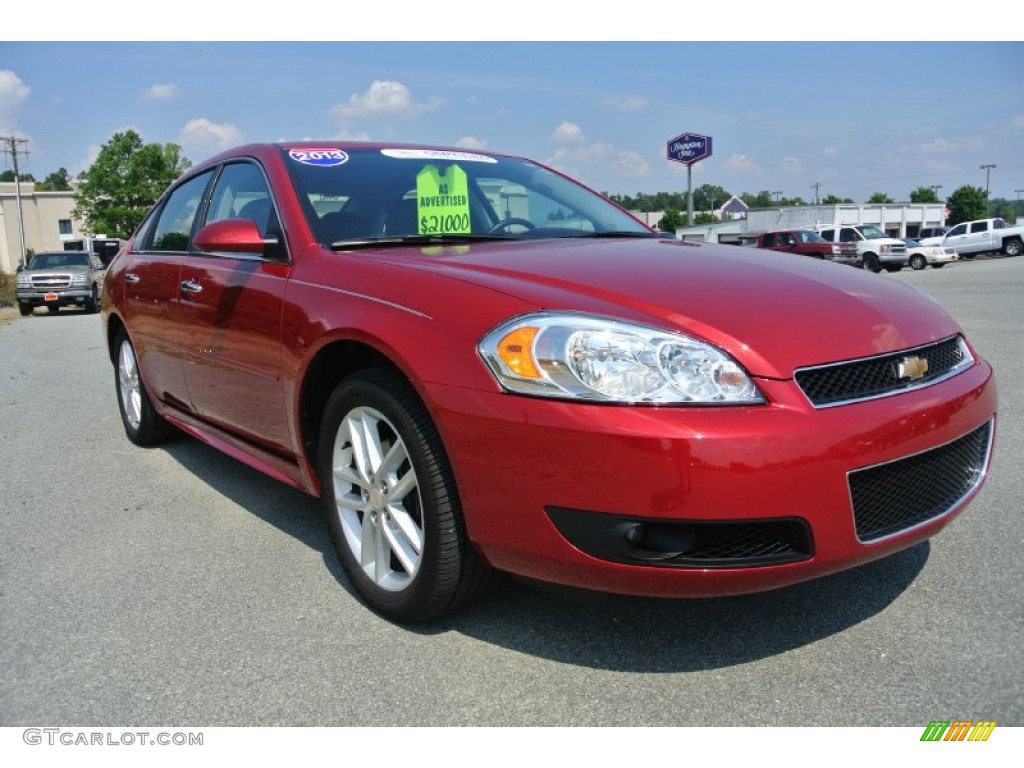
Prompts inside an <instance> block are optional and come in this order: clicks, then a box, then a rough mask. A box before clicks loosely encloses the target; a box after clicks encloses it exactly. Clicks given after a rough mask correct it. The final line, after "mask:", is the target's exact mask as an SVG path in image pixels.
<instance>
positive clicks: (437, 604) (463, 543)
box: [318, 369, 490, 622]
mask: <svg viewBox="0 0 1024 768" xmlns="http://www.w3.org/2000/svg"><path fill="white" fill-rule="evenodd" d="M318 458H319V462H318V466H319V470H320V486H321V487H320V498H321V504H322V506H323V510H324V513H325V515H326V516H327V522H328V527H329V528H330V532H331V539H332V541H333V543H334V548H335V551H336V552H337V554H338V558H339V559H340V560H341V564H342V567H343V568H344V569H345V572H346V574H348V577H349V579H350V580H351V582H352V585H353V586H354V587H355V589H356V591H357V592H358V593H359V594H360V595H361V596H362V598H363V599H364V600H365V601H366V602H367V604H369V605H370V607H372V608H373V609H374V610H376V611H378V612H379V613H381V614H382V615H384V616H386V617H388V618H390V619H393V620H396V621H402V622H422V621H429V620H431V619H436V618H438V617H440V616H442V615H444V614H448V613H452V612H454V611H456V610H458V609H459V608H461V607H462V606H463V605H465V604H466V603H468V602H469V601H470V600H472V599H473V598H475V597H476V596H477V595H478V594H480V593H481V592H482V591H483V589H484V588H485V587H486V585H487V583H488V582H489V580H490V579H489V575H490V569H489V568H488V567H487V566H486V565H485V564H484V563H483V562H481V561H480V559H479V558H478V557H477V555H476V553H475V552H474V550H473V548H472V545H471V544H470V543H469V541H468V540H467V538H466V531H465V525H464V523H463V520H462V511H461V508H460V504H459V498H458V493H457V491H456V488H455V481H454V478H453V476H452V471H451V468H450V467H449V465H448V458H447V456H446V455H445V452H444V448H443V446H442V445H441V441H440V438H439V436H438V434H437V430H436V429H435V427H434V425H433V422H432V421H431V420H430V417H429V415H428V414H427V411H426V408H424V406H423V404H422V402H420V400H419V397H418V396H417V395H416V392H415V391H414V390H413V389H412V387H410V386H409V384H408V383H407V382H406V381H405V380H404V379H403V378H402V377H401V376H400V375H398V374H397V373H394V372H392V371H389V370H384V369H370V370H366V371H360V372H358V373H356V374H354V375H352V376H351V377H349V378H348V379H346V380H345V381H343V382H342V383H341V384H340V385H339V386H338V388H337V389H336V390H335V391H334V393H333V394H332V395H331V397H330V399H329V400H328V402H327V407H326V409H325V411H324V417H323V424H322V429H321V434H320V447H319V457H318Z"/></svg>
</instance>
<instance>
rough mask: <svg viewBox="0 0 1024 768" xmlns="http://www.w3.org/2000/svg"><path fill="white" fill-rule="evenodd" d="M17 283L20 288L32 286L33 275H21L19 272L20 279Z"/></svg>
mask: <svg viewBox="0 0 1024 768" xmlns="http://www.w3.org/2000/svg"><path fill="white" fill-rule="evenodd" d="M15 285H16V287H18V288H31V287H32V277H31V275H20V274H19V275H18V280H17V282H16V283H15Z"/></svg>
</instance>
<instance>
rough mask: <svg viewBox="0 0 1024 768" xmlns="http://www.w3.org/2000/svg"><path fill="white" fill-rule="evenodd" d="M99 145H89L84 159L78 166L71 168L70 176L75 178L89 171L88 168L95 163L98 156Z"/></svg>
mask: <svg viewBox="0 0 1024 768" xmlns="http://www.w3.org/2000/svg"><path fill="white" fill-rule="evenodd" d="M100 149H101V147H100V145H99V144H90V145H89V146H88V147H87V148H86V150H85V158H84V159H83V160H82V162H80V163H79V164H78V165H73V166H71V174H72V175H73V176H77V175H78V174H79V173H81V172H82V171H87V170H89V167H90V166H91V165H92V164H93V163H94V162H96V158H97V157H99V154H100Z"/></svg>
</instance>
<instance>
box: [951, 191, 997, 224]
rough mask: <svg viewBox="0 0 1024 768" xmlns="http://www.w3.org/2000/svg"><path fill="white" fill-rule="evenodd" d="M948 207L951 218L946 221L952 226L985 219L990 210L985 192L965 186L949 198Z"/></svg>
mask: <svg viewBox="0 0 1024 768" xmlns="http://www.w3.org/2000/svg"><path fill="white" fill-rule="evenodd" d="M946 207H947V208H949V217H948V218H947V219H946V223H947V224H949V225H950V226H952V225H954V224H959V223H960V222H961V221H973V220H974V219H984V218H986V216H985V211H986V210H987V208H988V201H987V200H986V199H985V190H984V189H982V188H981V187H972V186H971V185H970V184H964V185H963V186H962V187H959V188H957V189H956V190H955V191H954V192H953V194H952V195H950V196H949V199H948V200H947V201H946Z"/></svg>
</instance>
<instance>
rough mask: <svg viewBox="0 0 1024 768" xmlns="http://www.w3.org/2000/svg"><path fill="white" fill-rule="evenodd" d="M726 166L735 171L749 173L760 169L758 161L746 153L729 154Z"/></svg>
mask: <svg viewBox="0 0 1024 768" xmlns="http://www.w3.org/2000/svg"><path fill="white" fill-rule="evenodd" d="M725 167H726V168H727V169H728V170H730V171H732V172H734V173H749V172H751V171H758V170H760V168H759V167H758V165H757V163H755V162H754V161H753V160H751V159H750V158H749V157H747V156H746V155H741V154H733V155H729V157H728V158H726V161H725Z"/></svg>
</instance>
